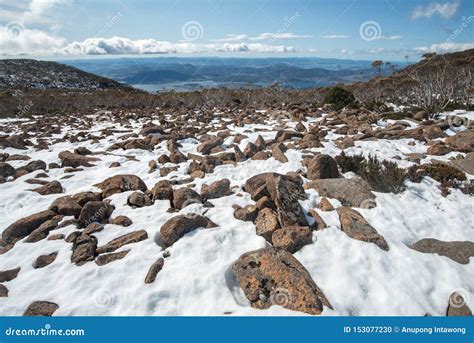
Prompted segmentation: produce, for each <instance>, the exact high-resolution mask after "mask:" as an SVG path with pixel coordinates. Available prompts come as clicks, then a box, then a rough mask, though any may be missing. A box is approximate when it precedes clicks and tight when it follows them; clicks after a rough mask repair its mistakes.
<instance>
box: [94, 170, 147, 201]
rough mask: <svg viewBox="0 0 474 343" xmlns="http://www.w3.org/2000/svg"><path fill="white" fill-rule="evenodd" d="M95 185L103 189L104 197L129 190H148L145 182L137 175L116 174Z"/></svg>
mask: <svg viewBox="0 0 474 343" xmlns="http://www.w3.org/2000/svg"><path fill="white" fill-rule="evenodd" d="M95 186H96V187H98V188H99V189H101V190H102V196H103V197H104V198H106V197H108V196H110V195H112V194H115V193H122V192H127V191H142V192H145V191H146V190H147V186H146V184H145V182H143V180H142V179H140V178H139V177H138V176H136V175H115V176H112V177H109V178H108V179H105V180H104V181H102V182H101V183H98V184H96V185H95Z"/></svg>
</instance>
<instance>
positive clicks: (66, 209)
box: [49, 196, 82, 218]
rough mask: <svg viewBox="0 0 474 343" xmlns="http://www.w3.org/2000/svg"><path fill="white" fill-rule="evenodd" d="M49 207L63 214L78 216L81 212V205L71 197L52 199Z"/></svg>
mask: <svg viewBox="0 0 474 343" xmlns="http://www.w3.org/2000/svg"><path fill="white" fill-rule="evenodd" d="M49 209H50V210H51V211H54V212H56V213H57V214H60V215H63V216H74V217H75V218H78V217H79V215H80V214H81V210H82V206H81V205H79V203H78V202H77V201H76V200H74V199H73V198H72V197H70V196H64V197H60V198H58V199H56V200H54V201H53V203H52V204H51V206H50V207H49Z"/></svg>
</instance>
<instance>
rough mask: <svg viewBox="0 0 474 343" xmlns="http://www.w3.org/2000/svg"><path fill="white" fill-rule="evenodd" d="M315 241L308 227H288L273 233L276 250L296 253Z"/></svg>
mask: <svg viewBox="0 0 474 343" xmlns="http://www.w3.org/2000/svg"><path fill="white" fill-rule="evenodd" d="M312 241H313V239H312V236H311V230H310V229H309V227H307V226H287V227H283V228H281V229H278V230H276V231H274V232H273V235H272V243H273V246H274V247H275V248H282V249H285V250H286V251H288V252H291V253H295V252H296V251H298V250H299V249H301V248H302V247H303V246H304V245H306V244H311V242H312Z"/></svg>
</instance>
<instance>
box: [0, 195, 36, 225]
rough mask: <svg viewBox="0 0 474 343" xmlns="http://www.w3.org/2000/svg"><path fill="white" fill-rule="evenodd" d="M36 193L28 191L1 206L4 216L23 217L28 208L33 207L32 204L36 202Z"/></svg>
mask: <svg viewBox="0 0 474 343" xmlns="http://www.w3.org/2000/svg"><path fill="white" fill-rule="evenodd" d="M34 199H35V197H34V194H32V193H26V194H25V195H24V196H22V197H20V198H19V199H16V200H15V201H11V202H9V203H7V204H4V205H1V206H0V214H1V216H2V217H3V218H8V219H14V220H16V219H19V218H23V217H24V216H25V215H26V214H27V213H28V210H29V209H30V208H31V204H32V203H34V202H35V201H36V200H34Z"/></svg>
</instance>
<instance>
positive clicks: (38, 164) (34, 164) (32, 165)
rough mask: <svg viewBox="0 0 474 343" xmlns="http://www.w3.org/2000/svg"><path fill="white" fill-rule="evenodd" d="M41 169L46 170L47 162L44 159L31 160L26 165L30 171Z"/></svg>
mask: <svg viewBox="0 0 474 343" xmlns="http://www.w3.org/2000/svg"><path fill="white" fill-rule="evenodd" d="M40 169H42V170H46V163H45V162H44V161H41V160H37V161H31V162H29V163H28V164H27V165H26V170H28V172H30V173H31V172H34V171H36V170H40Z"/></svg>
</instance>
